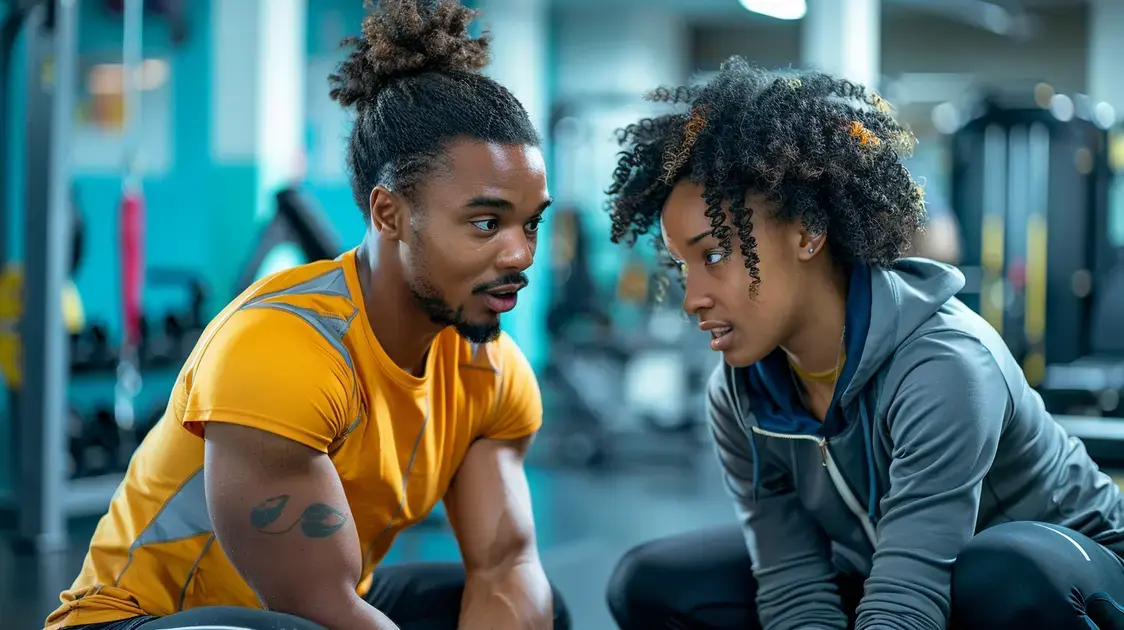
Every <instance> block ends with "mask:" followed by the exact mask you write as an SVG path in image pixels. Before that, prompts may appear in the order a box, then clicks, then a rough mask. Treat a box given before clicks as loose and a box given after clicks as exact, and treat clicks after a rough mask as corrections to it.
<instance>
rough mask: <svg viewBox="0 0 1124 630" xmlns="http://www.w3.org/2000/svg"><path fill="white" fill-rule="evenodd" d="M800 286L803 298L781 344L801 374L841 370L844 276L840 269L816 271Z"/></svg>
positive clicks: (846, 285)
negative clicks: (807, 282)
mask: <svg viewBox="0 0 1124 630" xmlns="http://www.w3.org/2000/svg"><path fill="white" fill-rule="evenodd" d="M817 276H818V278H819V279H818V281H813V282H811V283H809V285H808V286H807V287H806V288H805V289H804V295H805V296H806V298H807V299H805V300H804V302H803V303H802V304H801V305H800V306H799V309H798V312H799V313H800V316H799V317H798V318H797V319H796V320H795V322H794V323H795V324H796V325H795V326H794V328H793V332H792V334H791V335H790V336H789V338H788V341H787V342H785V343H784V344H782V345H781V347H782V348H783V349H784V351H785V352H786V353H787V354H788V358H789V360H790V361H791V362H792V363H793V364H795V365H796V366H797V367H798V368H799V370H800V371H801V372H803V373H805V374H823V373H830V372H832V371H833V370H836V369H839V370H841V369H842V366H841V365H840V362H841V360H842V358H843V333H844V330H843V327H844V322H845V320H846V316H847V289H848V284H849V282H848V277H847V274H846V273H845V272H844V271H843V270H834V269H833V270H832V271H831V272H830V273H825V274H822V275H819V274H817Z"/></svg>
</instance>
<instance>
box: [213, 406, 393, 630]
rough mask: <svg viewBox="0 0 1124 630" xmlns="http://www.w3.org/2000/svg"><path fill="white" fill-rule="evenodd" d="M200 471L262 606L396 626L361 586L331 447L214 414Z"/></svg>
mask: <svg viewBox="0 0 1124 630" xmlns="http://www.w3.org/2000/svg"><path fill="white" fill-rule="evenodd" d="M204 475H205V480H206V487H207V509H208V511H209V512H210V515H211V521H212V523H213V524H214V528H215V536H216V538H217V540H218V542H219V544H220V545H221V546H222V549H223V551H225V552H226V555H227V557H229V558H230V560H231V562H233V563H234V566H235V568H237V569H238V572H239V573H240V574H241V575H242V577H243V578H244V579H245V580H246V581H247V582H248V583H249V584H250V586H251V587H252V588H253V589H254V591H255V592H256V593H257V594H258V597H259V598H260V599H261V602H262V604H263V605H264V606H265V607H266V609H268V610H274V611H278V612H284V613H288V614H291V615H295V616H297V617H302V618H304V619H307V620H309V621H313V622H316V623H318V624H320V625H322V626H325V627H327V628H331V629H332V630H336V629H339V630H391V629H396V628H397V626H395V625H394V624H393V623H392V622H391V621H390V620H389V619H387V618H386V617H385V616H384V615H383V614H382V613H380V612H379V611H377V610H375V609H374V608H373V607H372V606H371V605H369V604H367V603H366V602H364V601H363V599H362V598H360V597H359V596H358V595H357V594H356V592H355V589H356V585H357V584H358V582H359V579H360V574H361V572H362V568H363V556H362V551H361V549H360V545H359V538H358V534H357V533H356V529H355V523H354V522H353V521H352V518H351V510H350V508H349V507H348V504H347V497H346V496H345V495H344V491H343V486H342V485H341V484H340V480H339V475H338V474H337V473H336V470H335V467H334V466H333V465H332V462H331V460H330V459H328V456H327V455H325V454H323V453H320V452H317V451H315V450H313V449H311V448H308V447H307V446H304V445H302V444H298V443H296V442H293V441H291V440H288V439H286V438H283V437H280V436H277V435H274V434H271V433H267V432H265V431H261V430H258V429H253V428H250V427H244V426H239V425H234V424H223V423H219V422H210V423H208V424H207V427H206V456H205V459H204Z"/></svg>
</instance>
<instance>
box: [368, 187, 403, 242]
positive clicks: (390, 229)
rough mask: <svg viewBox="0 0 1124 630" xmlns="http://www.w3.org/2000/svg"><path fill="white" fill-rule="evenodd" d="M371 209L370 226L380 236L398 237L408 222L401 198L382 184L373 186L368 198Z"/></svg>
mask: <svg viewBox="0 0 1124 630" xmlns="http://www.w3.org/2000/svg"><path fill="white" fill-rule="evenodd" d="M368 203H369V204H370V205H369V206H368V207H369V208H370V209H371V227H373V228H374V229H375V231H377V232H378V233H379V236H381V237H382V238H388V239H398V238H401V236H402V229H403V228H404V227H405V226H406V225H408V224H409V217H408V216H407V208H406V204H405V203H404V202H403V200H402V198H401V197H399V196H398V195H395V194H394V193H392V192H390V191H389V190H387V189H386V188H385V187H383V186H375V187H374V188H373V189H372V190H371V197H370V199H369V200H368Z"/></svg>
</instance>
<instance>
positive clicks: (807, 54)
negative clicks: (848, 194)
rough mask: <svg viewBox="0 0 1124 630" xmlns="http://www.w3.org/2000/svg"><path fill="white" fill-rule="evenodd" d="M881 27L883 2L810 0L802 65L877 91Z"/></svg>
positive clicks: (802, 45)
mask: <svg viewBox="0 0 1124 630" xmlns="http://www.w3.org/2000/svg"><path fill="white" fill-rule="evenodd" d="M1109 1H1111V0H1109ZM881 25H882V14H881V0H808V13H807V15H806V16H805V17H804V20H803V25H802V26H803V29H802V31H801V63H802V65H803V66H804V67H806V68H810V69H815V70H820V71H823V72H828V73H830V74H834V75H837V76H839V77H842V78H844V79H848V80H851V81H854V82H856V83H862V84H863V85H866V86H868V87H872V88H875V89H877V87H878V83H879V74H880V72H881V69H880V68H879V59H880V57H881V54H882V53H881V39H882V32H881Z"/></svg>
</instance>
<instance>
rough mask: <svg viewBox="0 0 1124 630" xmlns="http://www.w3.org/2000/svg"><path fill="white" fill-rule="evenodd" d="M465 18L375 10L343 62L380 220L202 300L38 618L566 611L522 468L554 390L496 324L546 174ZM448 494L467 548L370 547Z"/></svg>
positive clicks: (453, 616)
mask: <svg viewBox="0 0 1124 630" xmlns="http://www.w3.org/2000/svg"><path fill="white" fill-rule="evenodd" d="M421 4H424V3H421ZM471 17H472V15H471V13H470V12H469V11H468V10H467V9H465V8H463V7H461V6H458V5H456V4H455V3H451V2H449V3H446V2H442V3H441V4H440V5H439V6H438V7H437V8H436V9H435V10H427V9H425V8H420V7H419V0H382V2H380V8H379V9H378V10H377V12H375V13H372V14H371V15H370V16H368V17H367V18H366V20H365V21H364V24H363V36H362V38H357V39H355V40H352V41H351V42H350V43H351V44H352V45H353V46H354V50H353V52H352V53H351V55H350V58H349V59H348V61H346V62H344V63H343V64H341V66H340V69H339V73H338V74H337V75H335V76H333V77H332V83H333V88H334V89H333V91H332V95H333V97H334V98H335V99H336V100H337V101H339V102H340V103H341V105H343V106H345V107H350V106H354V107H355V108H356V123H355V128H354V131H353V132H352V136H351V144H350V148H349V152H348V162H349V165H350V166H351V168H352V181H353V188H354V191H355V197H356V200H357V202H359V205H360V207H361V208H362V209H363V214H364V217H365V219H366V221H367V225H368V234H367V237H366V239H365V240H364V242H363V243H362V244H361V245H360V246H359V247H358V248H356V249H354V250H351V251H349V252H347V253H345V254H343V255H342V256H341V257H340V258H339V259H337V260H335V261H321V262H314V263H311V264H308V265H303V266H300V267H296V268H294V269H290V270H287V271H282V272H280V273H277V274H274V275H272V276H269V277H267V278H265V279H263V280H261V281H260V282H258V283H256V284H255V285H254V286H252V287H250V288H249V289H248V290H247V291H246V292H244V293H243V294H242V295H240V296H239V297H238V298H236V299H235V300H234V301H233V302H232V303H231V304H229V305H228V306H227V307H226V308H225V309H224V310H223V311H222V312H221V313H220V314H219V315H218V316H217V317H216V318H215V320H214V321H213V322H211V324H210V325H209V326H208V327H207V329H206V330H205V331H204V333H203V335H202V337H201V338H200V341H199V343H198V344H197V345H196V347H195V349H194V350H193V352H192V353H191V355H190V357H189V358H188V360H187V363H186V365H185V366H184V368H183V369H182V370H181V372H180V375H179V378H178V380H177V382H176V385H175V389H174V391H173V393H172V397H171V400H170V402H169V404H168V408H167V410H166V411H165V414H164V417H163V419H162V420H161V421H160V422H159V423H158V424H157V425H156V427H155V428H154V429H153V430H152V432H151V433H150V434H149V436H148V437H147V438H146V439H145V441H144V443H143V444H142V445H141V446H140V448H139V449H138V450H137V452H136V454H135V455H134V456H133V459H132V461H131V462H130V465H129V470H128V472H127V474H126V477H125V480H124V481H123V483H122V485H121V487H120V489H119V491H118V492H117V495H116V496H115V497H114V499H113V502H112V504H111V506H110V509H109V512H108V514H106V516H105V517H103V518H102V520H101V522H100V524H99V525H98V528H97V531H96V533H95V534H94V537H93V539H92V541H91V543H90V550H89V553H88V555H87V556H86V561H85V564H84V566H83V568H82V572H81V574H80V575H79V576H78V578H77V580H76V581H75V582H74V585H73V586H72V587H71V588H70V589H69V590H67V591H66V592H64V593H63V594H62V597H61V599H62V604H61V606H60V607H59V608H58V610H56V611H55V612H54V613H52V614H51V615H50V617H49V618H48V619H47V622H46V627H47V628H50V629H52V630H53V629H55V628H75V627H81V628H97V629H99V630H110V629H111V630H134V629H137V628H140V629H142V630H159V629H167V628H184V627H199V626H207V627H211V626H216V627H218V626H222V627H238V628H247V629H251V630H257V629H265V628H269V629H271V630H273V629H281V628H285V629H286V630H304V629H320V628H330V629H332V630H384V629H389V628H403V629H414V628H416V629H419V630H420V629H423V628H425V629H430V628H432V629H437V628H448V629H453V628H474V629H475V628H480V629H482V630H491V629H493V628H495V629H508V628H513V629H515V628H518V629H536V630H537V629H540V628H551V627H554V628H567V627H568V626H569V622H568V618H567V615H566V611H565V610H564V608H563V606H562V604H561V601H560V599H559V598H558V597H557V595H556V594H555V593H554V592H553V589H552V588H551V586H550V584H549V583H548V581H547V579H546V576H545V574H544V571H543V568H542V565H541V564H540V562H539V557H538V553H537V551H536V544H535V533H534V523H533V519H532V514H531V505H530V496H529V491H528V488H527V480H526V477H525V474H524V472H523V467H522V460H523V455H524V453H525V452H526V449H527V446H528V444H529V442H530V440H531V437H532V436H533V435H534V433H535V432H536V431H537V430H538V428H539V426H540V424H541V418H542V402H541V398H540V395H539V389H538V385H537V383H536V380H535V376H534V374H533V372H532V371H531V368H530V366H529V364H528V363H527V361H526V359H525V358H524V357H523V355H522V353H521V352H520V350H519V348H518V347H516V345H515V344H514V343H513V342H512V341H511V339H510V338H508V337H506V336H504V335H502V334H501V333H500V331H499V314H500V313H502V312H504V311H508V310H510V309H511V308H513V307H514V306H515V301H516V297H515V295H516V292H517V291H518V290H519V289H521V288H522V287H523V286H525V285H526V282H527V280H526V276H525V275H524V274H523V272H524V270H525V269H527V267H528V266H529V265H530V264H531V262H532V258H533V256H534V252H535V245H536V231H537V228H538V225H539V222H540V221H541V217H542V213H543V211H544V210H545V209H546V207H547V206H548V205H549V203H550V197H549V195H548V193H547V186H546V178H545V175H544V166H543V157H542V154H541V151H540V149H539V137H538V135H537V133H536V131H535V129H534V127H533V125H532V124H531V122H530V121H529V118H528V117H527V114H526V112H525V111H524V109H523V107H522V106H521V105H520V104H519V102H518V101H517V100H516V99H515V98H514V97H513V96H512V95H511V93H510V92H508V91H507V90H506V89H505V88H503V87H501V86H500V85H498V84H496V83H495V82H493V81H491V80H490V79H487V78H485V77H484V76H482V75H481V74H479V72H478V70H479V69H480V68H481V67H483V66H484V65H485V63H486V62H487V46H486V44H487V42H486V40H481V39H472V38H469V37H468V35H467V31H466V28H467V24H468V22H469V20H470V18H471ZM441 500H444V501H445V506H446V510H447V512H448V516H449V520H450V523H451V524H452V527H453V530H454V532H455V534H456V537H457V540H458V542H459V544H460V548H461V555H462V558H463V565H462V564H459V563H458V564H451V565H445V564H432V565H402V566H391V567H385V568H379V569H378V570H375V569H376V567H377V566H378V564H379V562H380V561H381V560H382V559H383V557H384V556H385V555H386V552H387V550H388V549H389V548H390V546H391V543H392V542H393V541H394V538H395V536H396V535H397V534H398V532H400V531H402V530H403V529H405V528H407V527H409V526H411V525H413V524H415V523H418V522H419V521H421V520H422V519H423V518H425V516H426V515H427V514H428V513H429V512H430V510H431V509H432V508H433V507H434V506H435V505H436V503H437V502H438V501H441Z"/></svg>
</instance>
